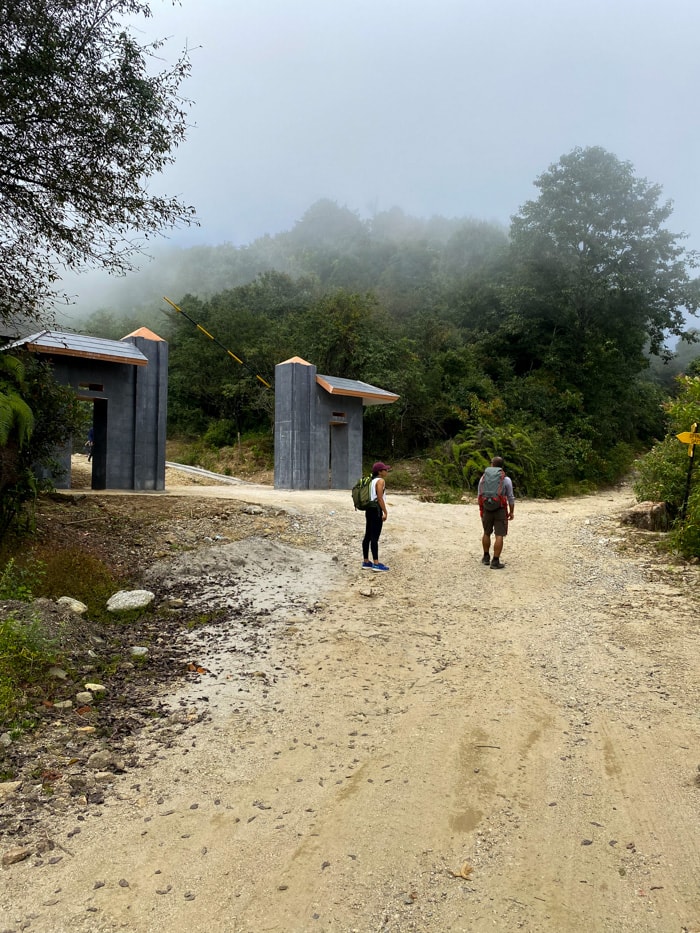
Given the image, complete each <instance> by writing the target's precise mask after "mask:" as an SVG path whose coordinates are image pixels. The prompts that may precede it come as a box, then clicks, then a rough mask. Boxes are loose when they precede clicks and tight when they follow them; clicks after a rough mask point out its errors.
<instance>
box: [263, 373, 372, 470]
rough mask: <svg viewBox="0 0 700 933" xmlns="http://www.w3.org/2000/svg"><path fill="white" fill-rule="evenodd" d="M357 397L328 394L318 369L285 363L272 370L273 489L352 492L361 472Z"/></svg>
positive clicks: (358, 400)
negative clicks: (273, 397) (273, 387)
mask: <svg viewBox="0 0 700 933" xmlns="http://www.w3.org/2000/svg"><path fill="white" fill-rule="evenodd" d="M362 412H363V404H362V399H361V398H353V397H351V396H336V395H330V394H329V393H328V392H326V391H325V389H323V388H322V387H321V386H319V385H318V384H317V382H316V367H315V366H314V365H313V364H311V363H307V362H305V361H304V360H298V359H293V360H287V361H286V362H284V363H278V364H277V366H276V367H275V486H276V488H278V489H350V488H351V487H352V486H353V485H354V483H355V481H356V480H357V478H358V477H359V476H360V475H361V474H362Z"/></svg>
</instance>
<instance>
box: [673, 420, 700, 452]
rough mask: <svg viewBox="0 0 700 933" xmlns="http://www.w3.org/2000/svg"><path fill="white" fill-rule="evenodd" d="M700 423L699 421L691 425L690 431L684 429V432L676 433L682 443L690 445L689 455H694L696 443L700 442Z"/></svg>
mask: <svg viewBox="0 0 700 933" xmlns="http://www.w3.org/2000/svg"><path fill="white" fill-rule="evenodd" d="M697 431H698V425H697V422H695V424H693V425H691V428H690V431H683V433H682V434H676V437H677V438H678V440H679V441H680V442H681V444H687V445H688V456H689V457H692V456H693V455H694V453H695V445H696V444H700V434H698V433H697Z"/></svg>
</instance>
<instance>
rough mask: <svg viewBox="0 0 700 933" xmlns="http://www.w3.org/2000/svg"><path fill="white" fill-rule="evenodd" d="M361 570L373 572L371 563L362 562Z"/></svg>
mask: <svg viewBox="0 0 700 933" xmlns="http://www.w3.org/2000/svg"><path fill="white" fill-rule="evenodd" d="M362 569H363V570H374V564H373V563H372V561H371V560H363V561H362Z"/></svg>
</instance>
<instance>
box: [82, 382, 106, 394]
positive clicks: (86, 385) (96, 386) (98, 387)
mask: <svg viewBox="0 0 700 933" xmlns="http://www.w3.org/2000/svg"><path fill="white" fill-rule="evenodd" d="M78 388H79V389H85V390H87V391H88V392H104V390H105V387H104V385H102V383H101V382H79V383H78Z"/></svg>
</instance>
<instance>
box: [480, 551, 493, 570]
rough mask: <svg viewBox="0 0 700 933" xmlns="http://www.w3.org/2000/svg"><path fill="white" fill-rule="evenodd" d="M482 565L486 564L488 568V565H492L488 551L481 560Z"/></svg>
mask: <svg viewBox="0 0 700 933" xmlns="http://www.w3.org/2000/svg"><path fill="white" fill-rule="evenodd" d="M481 563H482V564H486V566H487V567H488V565H489V564H490V563H491V557H490V555H489V553H488V551H487V552H486V554H484V556H483V557H482V558H481Z"/></svg>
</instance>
